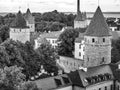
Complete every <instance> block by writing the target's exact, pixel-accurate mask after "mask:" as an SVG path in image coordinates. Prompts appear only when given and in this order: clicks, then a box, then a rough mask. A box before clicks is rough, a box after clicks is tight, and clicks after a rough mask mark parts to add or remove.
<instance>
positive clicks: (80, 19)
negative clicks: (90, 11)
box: [75, 0, 83, 21]
mask: <svg viewBox="0 0 120 90" xmlns="http://www.w3.org/2000/svg"><path fill="white" fill-rule="evenodd" d="M82 20H83V18H82V13H81V11H80V0H77V16H76V18H75V21H82Z"/></svg>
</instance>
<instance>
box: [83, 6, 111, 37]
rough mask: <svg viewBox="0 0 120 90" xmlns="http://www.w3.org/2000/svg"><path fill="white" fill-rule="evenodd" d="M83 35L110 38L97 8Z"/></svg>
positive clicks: (103, 19) (106, 26)
mask: <svg viewBox="0 0 120 90" xmlns="http://www.w3.org/2000/svg"><path fill="white" fill-rule="evenodd" d="M85 35H87V36H97V37H103V36H111V33H110V29H109V28H108V25H107V23H106V21H105V18H104V16H103V13H102V11H101V9H100V7H99V6H98V8H97V10H96V12H95V14H94V16H93V19H92V21H91V23H90V25H89V26H88V28H87V30H86V33H85Z"/></svg>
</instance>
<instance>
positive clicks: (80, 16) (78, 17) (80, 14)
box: [75, 11, 83, 21]
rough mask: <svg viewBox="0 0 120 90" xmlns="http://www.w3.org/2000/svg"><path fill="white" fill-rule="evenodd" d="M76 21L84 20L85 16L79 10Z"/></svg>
mask: <svg viewBox="0 0 120 90" xmlns="http://www.w3.org/2000/svg"><path fill="white" fill-rule="evenodd" d="M75 21H83V16H82V13H81V11H78V12H77V16H76V18H75Z"/></svg>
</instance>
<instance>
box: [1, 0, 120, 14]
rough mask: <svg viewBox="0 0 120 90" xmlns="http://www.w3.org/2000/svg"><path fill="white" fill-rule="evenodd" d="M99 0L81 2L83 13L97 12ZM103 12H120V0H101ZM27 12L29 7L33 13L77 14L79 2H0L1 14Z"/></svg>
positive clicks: (73, 0)
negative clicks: (57, 12) (55, 11)
mask: <svg viewBox="0 0 120 90" xmlns="http://www.w3.org/2000/svg"><path fill="white" fill-rule="evenodd" d="M97 6H98V0H81V11H93V12H94V11H95V9H96V8H97ZM100 6H101V9H102V11H120V0H100ZM19 7H21V11H22V12H25V11H26V9H27V8H28V7H29V8H30V9H31V11H32V12H47V11H53V10H55V9H56V10H58V11H60V12H76V7H77V0H0V12H17V11H18V10H19Z"/></svg>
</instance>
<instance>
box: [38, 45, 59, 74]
mask: <svg viewBox="0 0 120 90" xmlns="http://www.w3.org/2000/svg"><path fill="white" fill-rule="evenodd" d="M36 52H37V53H38V55H39V57H40V59H41V64H42V65H43V66H44V68H45V70H46V71H47V72H48V73H51V72H54V73H57V72H58V68H57V66H56V60H57V58H58V55H57V53H56V51H55V49H54V48H52V46H51V45H50V44H41V46H40V47H39V48H38V49H37V50H36Z"/></svg>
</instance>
